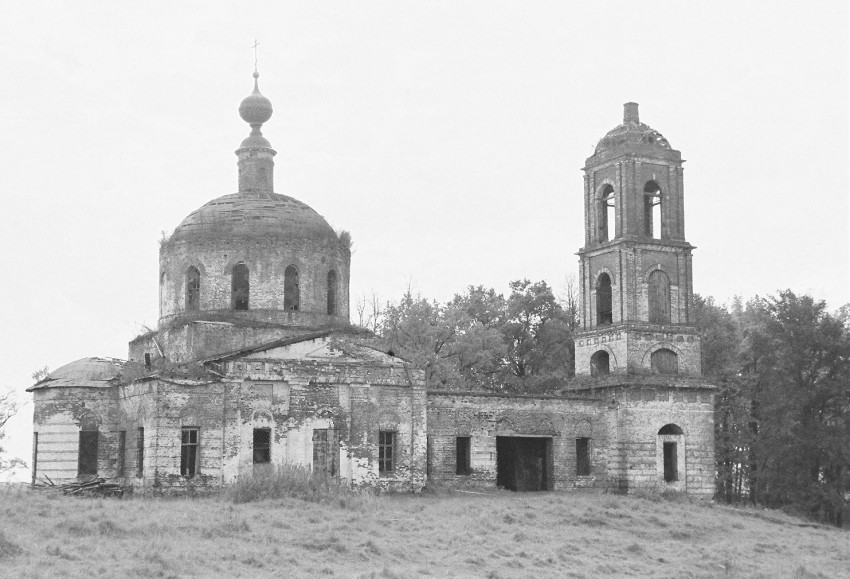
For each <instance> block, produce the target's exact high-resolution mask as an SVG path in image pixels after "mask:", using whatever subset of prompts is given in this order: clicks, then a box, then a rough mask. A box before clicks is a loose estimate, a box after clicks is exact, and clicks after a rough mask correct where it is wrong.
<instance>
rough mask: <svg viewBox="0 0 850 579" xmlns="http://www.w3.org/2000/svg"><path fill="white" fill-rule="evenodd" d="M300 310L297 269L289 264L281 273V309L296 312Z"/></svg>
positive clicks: (299, 288) (299, 287)
mask: <svg viewBox="0 0 850 579" xmlns="http://www.w3.org/2000/svg"><path fill="white" fill-rule="evenodd" d="M300 308H301V286H300V276H299V273H298V268H297V267H295V266H294V265H292V264H290V265H288V266H286V270H285V271H284V272H283V309H284V310H286V311H291V312H297V311H298V310H299V309H300Z"/></svg>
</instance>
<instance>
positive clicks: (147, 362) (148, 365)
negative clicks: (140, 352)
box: [145, 352, 151, 370]
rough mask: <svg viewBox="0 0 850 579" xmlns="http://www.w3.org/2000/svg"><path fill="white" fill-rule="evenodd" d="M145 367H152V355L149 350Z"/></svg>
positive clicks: (146, 353) (146, 354)
mask: <svg viewBox="0 0 850 579" xmlns="http://www.w3.org/2000/svg"><path fill="white" fill-rule="evenodd" d="M145 368H147V369H148V370H150V369H151V355H150V354H149V353H148V352H145Z"/></svg>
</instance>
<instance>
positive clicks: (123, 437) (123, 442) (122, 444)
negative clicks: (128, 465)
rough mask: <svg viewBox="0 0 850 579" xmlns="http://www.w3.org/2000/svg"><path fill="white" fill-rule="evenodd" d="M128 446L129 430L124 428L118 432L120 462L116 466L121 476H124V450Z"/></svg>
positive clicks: (118, 474)
mask: <svg viewBox="0 0 850 579" xmlns="http://www.w3.org/2000/svg"><path fill="white" fill-rule="evenodd" d="M126 447H127V431H126V430H122V431H120V432H119V433H118V464H117V466H116V469H115V470H116V471H117V472H116V474H117V476H119V477H123V476H124V452H125V450H126Z"/></svg>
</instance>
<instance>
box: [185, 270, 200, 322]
mask: <svg viewBox="0 0 850 579" xmlns="http://www.w3.org/2000/svg"><path fill="white" fill-rule="evenodd" d="M200 304H201V272H200V271H198V268H197V267H195V266H192V267H190V268H189V269H188V271H186V311H187V312H193V311H195V310H197V309H199V308H200Z"/></svg>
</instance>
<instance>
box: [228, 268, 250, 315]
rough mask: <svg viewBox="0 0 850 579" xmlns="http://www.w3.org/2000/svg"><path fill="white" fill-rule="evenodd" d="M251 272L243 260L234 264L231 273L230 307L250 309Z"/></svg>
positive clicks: (238, 309)
mask: <svg viewBox="0 0 850 579" xmlns="http://www.w3.org/2000/svg"><path fill="white" fill-rule="evenodd" d="M250 297H251V272H250V270H249V269H248V266H247V265H245V264H244V263H242V262H239V263H237V264H236V265H234V266H233V271H231V273H230V307H231V309H233V310H237V311H247V310H248V309H250Z"/></svg>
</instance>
